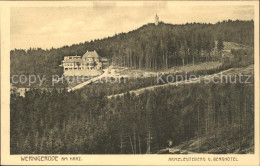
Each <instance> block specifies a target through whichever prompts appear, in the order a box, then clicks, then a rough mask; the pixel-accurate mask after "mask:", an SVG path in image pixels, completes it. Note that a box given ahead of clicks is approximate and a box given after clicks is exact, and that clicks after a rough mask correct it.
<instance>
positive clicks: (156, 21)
mask: <svg viewBox="0 0 260 166" xmlns="http://www.w3.org/2000/svg"><path fill="white" fill-rule="evenodd" d="M154 24H155V25H156V26H157V25H158V24H159V17H158V16H157V14H156V15H155V22H154Z"/></svg>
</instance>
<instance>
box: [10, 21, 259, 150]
mask: <svg viewBox="0 0 260 166" xmlns="http://www.w3.org/2000/svg"><path fill="white" fill-rule="evenodd" d="M253 32H254V22H253V21H238V20H237V21H231V20H228V21H223V22H218V23H216V24H200V23H190V24H185V25H172V24H165V23H163V22H160V24H159V25H158V26H155V25H154V24H147V25H144V26H142V27H141V28H139V29H136V30H133V31H131V32H128V33H121V34H116V35H115V36H113V37H108V38H104V39H98V40H94V41H90V42H85V43H80V44H75V45H72V46H64V47H62V48H52V49H46V50H43V49H40V48H36V49H35V48H31V49H29V50H17V49H15V50H12V51H11V53H10V54H11V76H12V75H15V74H17V75H21V74H23V75H29V74H37V75H46V76H47V77H51V75H62V72H63V70H62V68H61V67H59V64H60V63H61V61H62V59H63V57H64V56H68V55H83V54H84V53H85V52H86V50H96V51H97V52H98V54H99V55H100V56H101V57H106V58H109V59H110V60H111V61H112V62H113V63H114V64H115V65H118V66H124V67H128V68H129V69H143V70H145V71H158V70H162V69H168V68H172V67H175V66H184V65H187V64H200V63H201V62H208V61H219V62H221V66H219V67H218V68H214V69H209V70H203V71H191V72H189V73H185V74H188V75H191V74H194V75H196V76H198V75H201V74H204V75H207V74H214V73H218V72H221V71H223V70H227V69H231V68H234V69H239V70H245V68H247V67H248V66H250V65H251V66H252V65H253V64H254V53H253V46H254V43H253V41H254V33H253ZM216 41H217V42H216ZM223 42H234V43H239V44H243V45H245V46H248V48H249V49H236V50H233V49H232V50H231V53H230V54H232V56H234V57H233V58H227V59H225V58H222V56H221V54H222V50H223V47H224V45H223ZM24 62H26V63H24ZM170 74H171V73H170ZM181 74H184V73H181ZM249 75H250V79H249V80H247V81H248V82H250V83H239V82H237V83H205V82H203V81H202V82H200V83H196V84H185V85H181V86H167V87H160V88H156V89H154V90H152V91H145V92H144V93H141V94H139V95H134V94H130V93H127V92H129V91H130V90H133V89H138V88H143V87H149V86H152V85H156V84H158V83H156V78H154V77H150V78H140V79H129V80H128V81H127V83H124V84H107V83H106V84H90V85H88V86H85V87H84V88H82V89H79V90H76V91H72V92H67V90H66V85H64V86H63V87H62V88H60V87H59V90H57V89H56V88H55V87H52V90H45V89H44V88H43V89H41V88H39V87H35V86H34V87H33V88H31V89H30V90H28V91H26V92H25V95H24V96H21V95H20V94H19V93H17V91H15V89H12V90H11V100H10V113H11V115H10V117H11V120H10V123H11V126H10V128H11V130H10V131H11V133H10V143H11V147H10V150H11V154H145V153H148V154H149V153H152V154H153V153H158V152H159V151H160V150H161V149H165V148H167V147H169V141H172V145H171V146H173V147H178V146H180V145H182V148H183V149H184V150H187V151H191V152H193V153H222V154H225V153H254V74H253V73H252V72H251V73H250V74H249ZM166 76H167V75H165V77H166ZM233 76H234V74H233ZM47 80H48V79H47ZM50 84H51V83H50V82H46V83H45V84H44V85H43V86H44V87H49V86H50ZM159 84H161V83H159ZM61 89H62V90H61ZM117 93H126V94H125V95H123V96H121V97H116V98H111V99H108V98H107V96H109V95H113V94H117ZM190 141H193V144H192V146H191V145H190V144H188V142H190Z"/></svg>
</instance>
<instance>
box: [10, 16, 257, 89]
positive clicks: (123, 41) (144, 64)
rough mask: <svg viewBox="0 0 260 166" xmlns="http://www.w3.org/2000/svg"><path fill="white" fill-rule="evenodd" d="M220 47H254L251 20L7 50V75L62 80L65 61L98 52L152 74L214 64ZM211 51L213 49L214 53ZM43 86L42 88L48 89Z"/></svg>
mask: <svg viewBox="0 0 260 166" xmlns="http://www.w3.org/2000/svg"><path fill="white" fill-rule="evenodd" d="M215 41H218V43H222V42H223V41H226V42H235V43H240V44H244V45H248V46H251V47H253V44H254V22H253V21H239V20H237V21H231V20H228V21H223V22H218V23H216V24H201V23H189V24H188V23H187V24H183V25H173V24H165V23H162V22H161V23H160V24H159V25H158V26H155V25H154V24H146V25H144V26H142V27H140V28H138V29H136V30H133V31H130V32H128V33H120V34H116V35H115V36H113V37H108V38H104V39H97V40H94V41H90V42H85V43H79V44H74V45H71V46H64V47H61V48H57V49H55V48H52V49H46V50H43V49H41V48H31V49H29V50H21V49H15V50H11V52H10V55H11V75H21V74H24V75H30V74H35V75H40V76H42V75H46V77H47V80H50V79H51V75H62V72H63V69H62V67H59V65H60V64H61V61H62V60H63V58H64V56H73V55H81V56H82V55H83V54H84V53H85V52H86V50H96V51H97V53H98V54H99V55H100V56H101V57H106V58H109V59H110V60H111V61H112V62H113V63H114V64H115V65H120V66H125V67H129V68H134V69H135V68H138V69H146V70H152V71H156V70H158V69H167V68H171V67H174V66H178V65H186V64H191V63H193V64H194V63H200V62H205V61H216V60H218V59H217V58H216V55H218V54H219V53H220V51H221V50H222V49H223V46H221V44H219V45H217V44H216V43H215ZM214 48H216V49H215V50H214ZM50 84H51V83H50V82H48V81H47V82H45V84H44V86H45V87H48V86H50Z"/></svg>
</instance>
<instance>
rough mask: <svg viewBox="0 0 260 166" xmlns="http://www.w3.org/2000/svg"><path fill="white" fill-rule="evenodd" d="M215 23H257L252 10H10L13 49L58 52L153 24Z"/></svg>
mask: <svg viewBox="0 0 260 166" xmlns="http://www.w3.org/2000/svg"><path fill="white" fill-rule="evenodd" d="M156 13H157V14H158V16H159V18H160V20H161V21H163V22H165V23H172V24H182V23H186V22H206V23H209V22H210V23H216V22H217V21H222V20H227V19H231V20H236V19H240V20H251V19H254V8H253V6H214V7H213V6H174V7H169V6H166V5H165V3H162V4H159V5H157V6H156V7H154V6H153V7H151V6H150V7H147V6H146V7H143V6H140V7H119V6H114V7H113V6H110V7H104V6H103V7H102V6H98V7H19V8H16V7H14V8H11V49H14V48H23V49H28V48H30V47H32V48H33V47H40V48H51V47H54V48H57V47H61V46H64V45H71V44H77V43H80V42H85V41H90V40H92V39H98V38H99V39H100V38H103V37H107V36H113V35H114V34H115V33H120V32H128V31H131V30H133V29H136V28H138V27H140V26H142V25H144V24H147V23H151V22H154V17H155V14H156Z"/></svg>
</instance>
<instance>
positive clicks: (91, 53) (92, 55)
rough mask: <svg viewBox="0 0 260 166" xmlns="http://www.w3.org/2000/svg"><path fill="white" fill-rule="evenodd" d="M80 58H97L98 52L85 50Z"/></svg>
mask: <svg viewBox="0 0 260 166" xmlns="http://www.w3.org/2000/svg"><path fill="white" fill-rule="evenodd" d="M82 58H83V59H84V58H98V54H97V52H96V51H95V50H94V51H87V52H86V53H85V54H84V55H83V56H82Z"/></svg>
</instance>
